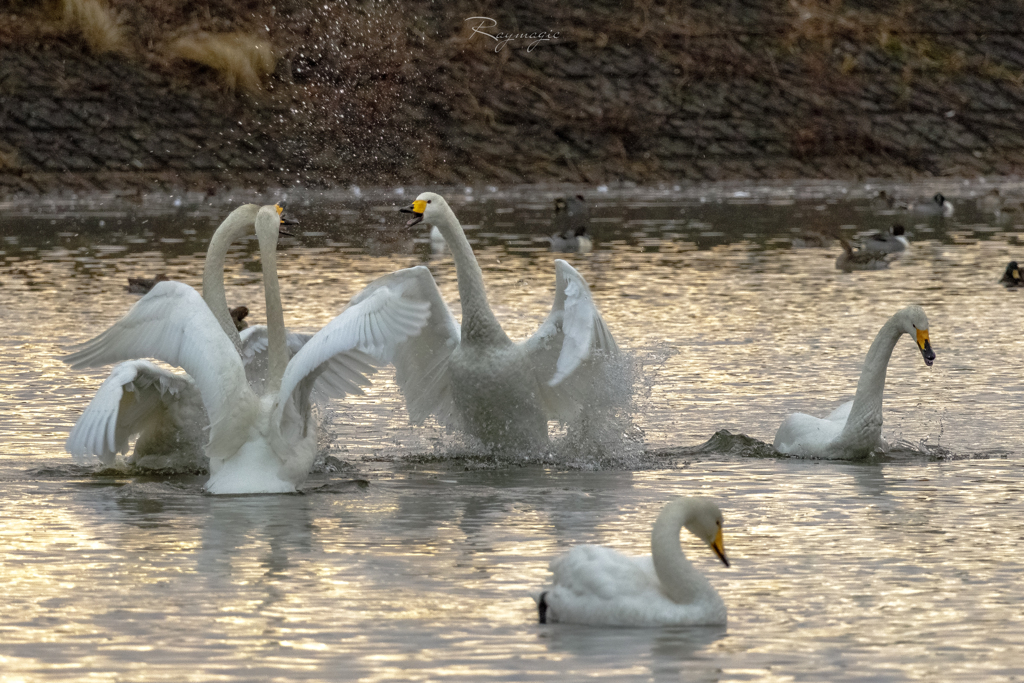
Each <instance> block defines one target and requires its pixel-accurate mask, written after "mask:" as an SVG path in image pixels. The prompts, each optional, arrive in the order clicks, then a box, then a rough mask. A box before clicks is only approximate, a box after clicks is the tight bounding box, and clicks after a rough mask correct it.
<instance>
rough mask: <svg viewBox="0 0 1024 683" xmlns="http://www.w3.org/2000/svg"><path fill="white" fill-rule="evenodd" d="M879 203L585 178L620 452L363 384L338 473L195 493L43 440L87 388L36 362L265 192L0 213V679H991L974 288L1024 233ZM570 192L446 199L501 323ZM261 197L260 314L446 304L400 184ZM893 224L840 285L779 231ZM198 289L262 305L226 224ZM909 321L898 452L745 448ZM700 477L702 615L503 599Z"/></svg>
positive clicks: (1010, 597)
mask: <svg viewBox="0 0 1024 683" xmlns="http://www.w3.org/2000/svg"><path fill="white" fill-rule="evenodd" d="M877 189H881V187H880V186H878V187H871V186H864V185H856V186H852V185H851V186H843V185H835V184H813V183H805V184H798V185H795V186H784V185H777V186H776V185H767V186H760V185H758V186H753V185H750V186H747V185H738V184H729V185H715V186H707V187H700V188H683V189H674V188H663V189H637V188H619V189H616V188H613V189H612V190H610V191H607V192H598V191H595V189H594V188H569V189H568V191H569V192H571V193H575V192H577V191H582V192H584V193H585V194H586V197H587V201H588V203H589V205H590V213H591V223H590V232H591V234H592V235H593V237H594V241H595V245H596V248H595V251H594V252H593V253H591V254H570V255H565V256H564V258H566V259H567V260H569V261H570V262H571V263H572V264H573V266H574V267H576V268H577V269H578V270H579V272H580V273H581V274H582V275H583V276H584V277H585V278H587V280H588V281H589V283H590V285H591V288H592V291H593V295H594V299H595V301H596V303H597V306H598V307H599V309H600V310H601V311H602V314H603V316H604V318H605V320H606V322H607V323H608V325H609V327H610V328H611V330H612V332H613V333H614V335H615V337H616V339H617V341H618V342H619V344H620V345H621V346H622V347H623V348H625V349H627V350H629V352H630V353H631V355H632V357H633V359H634V360H635V363H636V367H637V369H638V373H637V374H638V381H637V384H636V386H635V388H634V408H635V409H634V413H633V415H632V427H631V429H630V430H629V433H628V435H627V436H628V438H625V439H623V440H622V442H621V443H617V444H613V446H614V447H615V448H621V449H622V450H623V451H624V452H625V451H629V457H628V458H626V457H623V458H622V459H619V460H615V459H614V458H613V459H612V460H610V461H609V460H601V461H589V460H588V459H587V456H586V454H577V457H568V458H561V459H555V460H554V461H553V464H552V466H551V467H546V468H541V467H537V466H531V467H517V466H514V464H510V463H507V462H500V463H495V462H488V461H487V458H485V457H481V456H479V455H477V454H473V453H467V452H466V449H465V448H464V446H463V445H462V444H461V442H460V441H459V439H458V437H457V435H452V434H447V433H445V432H444V431H443V430H441V429H440V428H438V427H437V426H436V425H432V424H430V423H428V424H427V425H425V426H422V427H413V426H410V425H408V423H407V418H406V414H405V409H404V406H403V403H402V399H401V396H400V395H399V394H398V392H397V390H396V388H395V387H394V385H393V383H392V382H391V381H390V376H389V374H388V372H387V371H384V372H382V373H380V374H379V375H377V376H375V383H374V386H373V387H371V388H370V389H369V390H368V391H367V395H366V396H364V397H359V398H357V399H351V398H350V399H347V400H345V401H338V402H335V404H334V405H333V406H332V409H331V413H330V415H329V416H328V420H327V422H328V424H327V436H325V438H324V439H323V441H324V447H325V453H327V454H329V455H331V456H333V457H334V458H338V459H339V460H341V461H343V463H337V461H331V462H332V463H334V465H335V466H333V467H330V468H328V469H331V470H336V471H321V472H317V473H315V474H314V475H312V476H311V477H310V479H309V481H308V482H307V484H306V486H305V490H306V493H305V494H304V495H290V496H241V497H223V498H216V497H211V496H206V495H203V494H202V492H201V485H202V482H203V477H202V476H198V475H187V474H186V475H179V476H163V477H158V476H147V475H144V474H140V473H133V472H116V471H111V470H107V471H102V472H101V471H99V467H98V466H96V465H92V464H75V463H73V462H72V460H71V458H70V456H68V455H67V454H66V453H64V451H63V442H64V440H65V438H66V437H67V434H68V431H69V430H70V428H71V426H72V425H73V424H74V422H75V421H76V419H77V418H78V415H79V414H80V413H81V411H82V410H83V408H84V407H85V405H86V404H87V403H88V401H89V400H90V399H91V397H92V394H93V392H94V391H95V389H96V387H98V385H99V384H100V382H102V380H103V378H104V377H105V376H106V371H105V370H96V371H87V372H77V371H72V370H69V369H68V368H67V367H66V366H65V365H64V364H63V363H62V362H61V361H60V356H61V355H62V354H63V353H65V352H66V349H67V348H68V347H69V346H70V345H72V344H74V343H76V342H79V341H83V340H85V339H87V338H89V337H92V336H93V335H95V334H97V333H98V332H100V331H102V330H103V329H105V328H106V327H107V326H108V325H110V324H111V323H113V322H114V321H116V320H117V319H118V318H119V317H121V316H122V315H123V314H124V313H125V312H126V311H127V310H128V308H129V307H130V306H131V304H132V303H133V302H134V301H135V300H136V297H134V296H132V295H129V294H127V293H126V292H125V291H124V286H125V278H126V277H127V276H129V275H133V276H134V275H149V276H151V275H153V274H155V273H167V274H168V275H169V276H171V277H173V278H175V279H178V280H182V281H185V282H188V283H190V284H194V285H197V286H198V285H199V282H200V279H201V272H202V265H203V252H204V251H205V248H206V242H207V240H208V238H209V236H210V234H211V233H212V231H213V229H214V228H215V227H216V225H217V224H218V223H219V221H220V220H221V218H222V217H223V216H224V215H225V214H226V213H227V212H228V211H229V210H230V209H231V208H233V207H234V206H235V205H237V204H238V203H241V202H242V201H249V200H255V199H259V200H260V201H263V202H270V201H274V200H277V199H279V198H280V197H281V196H280V195H278V196H273V195H269V196H265V197H262V198H257V197H254V196H250V195H247V194H244V193H237V194H235V195H230V196H219V197H216V198H213V199H207V198H204V197H200V196H187V195H186V196H182V197H173V196H171V197H169V196H149V197H145V198H142V199H138V198H119V197H79V198H73V197H68V198H56V199H54V198H49V199H46V200H43V201H27V200H26V201H11V202H8V203H7V204H0V208H3V212H2V214H0V238H2V239H3V243H2V244H0V259H2V261H0V264H2V265H0V316H2V318H0V319H2V320H3V329H2V331H0V487H2V489H0V494H2V495H0V586H2V587H3V595H4V597H5V599H4V600H3V601H2V602H0V681H43V680H69V679H86V678H88V679H89V680H98V681H107V680H109V681H121V680H131V681H181V680H214V679H216V680H226V681H248V680H366V681H384V680H424V681H428V680H440V679H461V680H470V681H477V680H495V681H497V680H513V681H540V680H578V679H582V678H605V679H610V680H638V681H646V680H656V681H669V680H673V681H747V680H757V681H788V680H799V681H822V680H829V681H850V680H877V681H890V680H892V681H902V680H958V681H961V680H964V681H971V680H979V681H980V680H986V681H988V680H1021V679H1022V678H1024V610H1022V608H1021V604H1022V596H1024V502H1022V500H1024V495H1022V494H1024V457H1022V456H1024V448H1022V447H1021V445H1020V434H1021V426H1022V420H1021V417H1020V415H1021V409H1022V397H1024V379H1022V377H1024V375H1022V372H1021V369H1022V362H1021V359H1022V358H1024V338H1022V335H1021V330H1022V325H1021V322H1022V317H1024V316H1022V310H1024V299H1022V296H1024V291H1016V290H1007V289H1004V288H1003V287H1002V286H1000V285H998V284H997V281H998V279H999V277H1000V275H1001V274H1002V271H1003V268H1004V267H1005V265H1006V263H1007V261H1009V260H1011V259H1021V260H1024V258H1022V257H1024V247H1022V246H1021V237H1022V235H1024V225H1022V224H1021V223H1022V222H1024V216H1021V213H1020V212H1014V213H1012V214H1010V213H1007V212H1004V213H1003V214H1001V215H1000V216H998V217H997V216H995V215H994V214H992V213H986V212H983V211H981V210H979V209H978V208H977V207H975V205H974V199H975V198H977V197H980V196H982V195H984V193H986V192H987V191H988V189H989V187H988V186H985V185H984V184H980V183H977V182H975V183H956V184H953V183H947V185H946V186H943V187H928V188H924V187H902V188H895V189H897V190H898V191H899V192H901V193H902V194H903V195H904V196H906V197H908V198H914V197H916V196H918V195H919V194H929V195H930V194H931V193H933V192H934V191H935V190H936V189H939V190H941V191H943V192H944V193H945V194H946V195H947V196H948V197H950V198H951V199H952V200H953V201H954V202H955V203H956V206H957V208H956V214H955V215H954V217H953V218H952V219H939V218H923V217H919V216H915V215H913V214H910V213H907V212H895V213H893V212H890V211H879V210H878V209H876V208H873V207H872V203H871V202H870V197H871V196H872V195H873V194H874V192H875V191H876V190H877ZM886 189H889V190H892V189H893V188H891V187H887V188H886ZM565 191H566V188H511V189H505V188H503V189H497V190H495V189H489V188H475V190H474V191H473V192H472V193H467V192H465V191H463V190H462V188H459V189H458V190H457V191H451V192H448V193H447V194H448V195H449V198H450V201H451V203H452V205H453V208H454V209H455V211H456V213H457V214H458V215H459V217H460V219H461V220H462V222H463V225H464V226H465V227H466V228H467V234H468V235H469V237H470V239H471V241H472V242H473V246H474V249H475V250H476V252H477V255H478V258H479V260H480V263H481V266H482V268H483V271H484V277H485V280H486V282H487V285H488V288H489V296H490V299H491V302H492V305H493V306H494V309H495V311H496V313H497V316H498V318H499V320H501V322H502V323H503V325H504V326H505V328H506V330H507V331H508V332H509V334H510V336H512V337H513V338H522V337H525V336H528V335H529V334H531V333H532V332H533V330H535V329H536V327H537V325H538V324H539V323H540V321H541V320H543V318H544V317H545V316H546V315H547V312H548V309H549V308H550V304H551V297H552V293H553V287H554V271H553V259H554V258H556V255H553V254H551V253H550V252H549V251H548V250H547V243H546V241H545V240H544V239H543V237H544V236H545V235H548V234H550V233H551V232H552V211H551V205H552V200H553V198H554V197H555V196H558V195H559V194H562V193H563V192H565ZM1014 193H1020V196H1022V197H1024V190H1022V189H1021V188H1020V187H1018V186H1005V187H1004V194H1014ZM289 194H290V196H289V197H288V211H289V213H290V214H291V215H292V216H294V217H296V218H298V219H299V221H300V225H299V226H297V230H296V231H295V232H296V237H295V239H288V240H284V241H283V242H282V247H281V250H280V255H279V259H280V263H279V266H280V273H281V285H282V289H283V296H284V304H285V311H286V319H287V323H288V325H289V327H290V328H292V329H297V330H308V331H314V330H316V329H318V328H319V327H320V326H322V325H323V324H324V323H326V322H327V321H328V320H329V319H330V318H331V317H333V316H334V315H335V314H336V313H337V312H338V311H340V309H341V308H342V307H343V306H344V305H345V303H346V302H347V301H348V299H349V298H350V297H351V296H352V295H354V294H355V293H356V292H358V291H359V290H360V289H361V288H362V287H363V286H365V285H366V284H367V283H368V282H370V281H371V280H373V279H374V278H376V277H378V276H379V275H382V274H385V273H388V272H391V271H393V270H396V269H398V268H402V267H407V266H411V265H416V264H426V265H428V266H429V267H430V269H431V271H432V272H433V273H434V276H435V278H436V279H437V281H438V284H439V286H440V287H441V290H442V292H443V293H444V295H445V297H446V299H447V300H448V301H449V302H450V303H451V304H452V307H453V310H454V311H455V312H456V315H458V300H457V290H456V280H455V273H454V268H453V265H452V262H451V259H450V256H448V255H447V254H444V253H441V254H437V253H433V251H432V248H431V244H430V240H429V238H428V234H427V232H426V229H415V230H412V231H407V230H404V229H403V228H402V226H403V225H404V222H405V221H404V217H401V216H399V215H398V214H397V213H395V209H396V207H398V206H403V205H407V204H408V203H409V201H410V200H411V199H412V198H413V197H414V196H415V192H414V191H409V190H406V191H405V192H404V193H403V194H401V195H400V194H398V192H397V191H395V190H393V189H387V190H373V191H360V192H356V191H348V192H339V193H336V194H333V195H318V194H317V193H314V192H312V191H307V192H296V191H290V193H289ZM893 222H900V223H902V224H904V225H906V227H907V231H908V233H909V236H910V239H911V242H912V245H913V246H912V249H911V250H910V252H909V253H908V254H906V255H905V256H903V257H902V258H900V259H899V260H897V261H895V262H894V263H893V265H892V266H891V267H890V268H889V269H887V270H882V271H876V272H854V273H843V272H840V271H838V270H836V269H835V267H834V261H835V258H836V256H837V255H838V254H839V252H840V248H839V246H838V244H833V245H832V246H831V247H812V248H796V247H795V246H794V238H796V239H798V240H799V239H800V238H801V236H802V235H803V234H804V233H805V232H807V231H808V230H809V229H810V230H813V229H816V228H821V227H827V226H835V227H839V226H844V227H843V229H844V232H845V233H846V234H847V235H848V236H851V237H852V236H854V235H856V234H860V233H863V234H867V233H869V232H872V231H874V230H879V229H885V228H886V227H887V226H888V225H890V224H891V223H893ZM419 227H422V226H419ZM226 281H227V287H228V293H229V295H228V300H229V302H231V303H232V305H236V304H245V305H247V306H248V307H249V308H250V310H251V313H250V320H253V321H255V322H261V321H262V320H263V310H264V309H263V303H262V284H261V279H260V273H259V261H258V255H257V250H256V245H255V240H250V241H248V242H240V243H239V244H238V245H236V249H235V250H234V251H233V253H232V255H231V257H230V258H229V265H228V271H227V273H226ZM911 303H917V304H920V305H921V306H923V307H924V309H925V311H926V312H927V314H928V317H929V321H930V329H931V340H932V345H933V348H934V349H935V351H936V354H937V359H936V361H935V364H934V366H933V367H931V368H929V367H926V366H925V364H924V363H923V362H922V360H921V355H920V353H919V352H918V351H917V349H916V347H915V345H914V343H913V342H912V341H911V340H909V339H903V340H901V341H900V342H899V343H898V344H897V347H896V349H895V351H894V353H893V358H892V362H891V363H890V365H889V374H888V382H887V385H886V394H885V404H884V415H885V425H884V427H883V433H884V435H885V436H886V438H887V439H889V440H890V442H893V443H894V444H896V448H895V449H894V450H893V451H892V452H891V453H890V454H889V455H887V456H880V457H875V458H872V459H871V460H869V461H867V462H859V463H843V462H821V461H805V460H799V459H790V458H784V457H770V449H769V448H767V447H766V446H765V445H764V444H762V443H761V442H767V443H769V444H770V443H771V441H772V439H773V437H774V434H775V430H776V429H777V428H778V426H779V424H781V422H782V420H783V419H784V418H785V416H786V415H787V414H789V413H791V412H795V411H801V412H809V413H812V414H816V415H820V416H824V415H825V414H827V413H828V412H830V411H831V410H832V409H833V408H835V407H836V406H838V405H839V404H840V403H842V402H843V401H846V400H849V399H850V398H852V396H853V393H854V390H855V388H856V383H857V377H858V374H859V370H860V366H861V364H862V361H863V357H864V354H865V353H866V351H867V348H868V346H869V345H870V343H871V341H872V339H873V338H874V335H875V334H876V333H877V331H878V329H879V328H880V327H881V325H882V324H883V323H884V322H885V320H886V319H887V318H888V317H889V316H890V315H891V314H892V313H894V312H895V311H897V310H899V309H900V308H902V307H903V306H906V305H908V304H911ZM720 430H729V431H730V432H732V433H733V434H743V435H746V436H747V437H750V438H749V439H747V438H745V437H740V436H729V435H726V434H719V435H717V436H716V432H719V431H720ZM556 443H557V440H556ZM609 462H611V463H612V464H613V465H615V466H613V467H611V468H609V466H608V463H609ZM624 463H625V464H624ZM694 493H699V494H702V495H708V496H711V497H713V498H714V499H715V500H716V501H717V502H718V503H719V505H720V507H721V508H722V510H723V514H724V518H725V544H726V550H727V552H728V554H729V557H730V560H731V562H732V567H731V568H729V569H726V568H724V567H722V566H721V564H720V563H719V562H718V560H717V559H716V558H715V557H714V555H712V554H711V553H710V552H709V551H708V550H707V549H706V548H704V547H702V546H701V545H700V544H699V543H698V542H696V541H695V540H694V539H693V538H692V537H691V536H689V535H686V534H684V542H683V548H684V550H685V551H686V552H687V554H688V556H690V557H691V558H693V559H694V561H695V563H696V565H697V566H698V567H699V568H700V569H701V571H703V572H704V573H705V574H706V575H707V576H708V577H709V578H710V580H711V581H712V583H713V584H714V585H715V586H716V587H717V588H718V590H719V592H720V593H721V594H722V596H723V598H724V600H725V602H726V605H727V607H728V610H729V623H728V626H727V627H722V628H711V629H707V628H702V629H679V628H670V629H612V628H592V627H580V626H573V625H564V624H553V625H539V624H537V623H536V607H535V604H534V602H533V600H532V599H531V597H530V596H531V594H532V593H535V592H536V591H537V590H538V589H539V588H540V587H541V586H542V585H543V584H544V583H545V582H546V580H547V578H548V576H549V574H548V570H547V564H548V562H549V561H550V560H551V559H552V558H553V557H555V556H556V555H557V554H558V553H560V552H563V551H564V550H566V549H567V548H569V547H571V546H573V545H576V544H579V543H601V544H605V545H609V546H613V547H615V548H617V549H619V550H621V551H623V552H628V553H632V554H642V553H645V552H648V551H649V543H650V536H649V533H650V526H651V523H652V522H653V520H654V517H655V516H656V515H657V512H658V510H659V509H660V507H661V506H662V505H663V504H664V502H665V501H667V500H669V499H671V498H672V497H674V496H678V495H686V494H694Z"/></svg>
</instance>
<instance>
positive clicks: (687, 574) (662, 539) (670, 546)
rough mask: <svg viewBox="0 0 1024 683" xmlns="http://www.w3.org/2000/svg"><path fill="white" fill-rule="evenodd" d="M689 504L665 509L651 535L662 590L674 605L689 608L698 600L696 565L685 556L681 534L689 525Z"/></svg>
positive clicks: (673, 503) (653, 554)
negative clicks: (687, 606) (685, 526)
mask: <svg viewBox="0 0 1024 683" xmlns="http://www.w3.org/2000/svg"><path fill="white" fill-rule="evenodd" d="M689 515H690V506H689V505H688V501H685V500H683V501H673V502H671V503H669V504H667V505H666V506H665V508H664V509H663V510H662V511H661V514H660V515H658V519H657V520H656V521H655V522H654V529H653V530H652V531H651V559H653V560H654V571H655V572H656V573H657V574H658V580H659V581H660V582H661V587H662V590H663V591H664V592H665V594H666V595H667V596H668V597H669V598H671V599H672V600H673V601H674V602H677V603H680V604H688V603H691V602H694V601H695V600H696V599H697V597H698V591H699V586H698V585H697V582H695V581H694V575H695V574H696V572H695V570H694V568H693V565H692V564H690V561H689V560H688V559H686V555H684V554H683V548H682V544H681V543H680V541H679V533H680V532H681V531H682V529H683V526H684V525H685V524H686V522H687V521H688V518H689Z"/></svg>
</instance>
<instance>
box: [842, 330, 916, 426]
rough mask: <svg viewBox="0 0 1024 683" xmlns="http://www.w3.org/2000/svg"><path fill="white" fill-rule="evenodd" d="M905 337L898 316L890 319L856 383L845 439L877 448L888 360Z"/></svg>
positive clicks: (881, 331) (873, 343)
mask: <svg viewBox="0 0 1024 683" xmlns="http://www.w3.org/2000/svg"><path fill="white" fill-rule="evenodd" d="M902 334H903V325H902V323H901V321H899V320H897V316H893V317H891V318H889V320H888V321H887V322H886V323H885V324H884V325H882V329H881V330H879V331H878V335H877V336H875V341H873V342H872V343H871V348H870V349H868V355H867V357H866V358H865V359H864V369H863V370H861V373H860V381H858V382H857V395H856V396H854V398H853V407H852V408H851V409H850V415H849V417H847V419H846V426H845V427H843V434H842V438H843V439H844V440H845V439H854V440H857V441H863V442H864V443H868V444H869V445H870V446H874V444H875V442H877V441H878V437H879V436H881V433H882V394H883V392H884V390H885V373H886V371H887V370H888V369H889V358H890V357H892V350H893V349H894V348H895V347H896V342H898V341H899V339H900V336H901V335H902Z"/></svg>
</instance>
